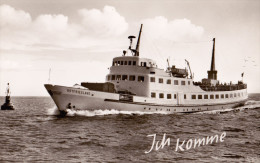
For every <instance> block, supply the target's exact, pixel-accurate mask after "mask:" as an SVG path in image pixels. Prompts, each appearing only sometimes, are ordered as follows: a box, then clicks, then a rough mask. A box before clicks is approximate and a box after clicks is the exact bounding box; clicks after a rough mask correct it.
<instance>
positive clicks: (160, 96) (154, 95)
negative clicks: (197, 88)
mask: <svg viewBox="0 0 260 163" xmlns="http://www.w3.org/2000/svg"><path fill="white" fill-rule="evenodd" d="M151 97H152V98H156V93H155V92H151ZM166 97H167V99H172V94H166ZM159 98H164V93H159ZM173 98H174V99H176V98H177V94H173ZM184 99H186V94H184Z"/></svg>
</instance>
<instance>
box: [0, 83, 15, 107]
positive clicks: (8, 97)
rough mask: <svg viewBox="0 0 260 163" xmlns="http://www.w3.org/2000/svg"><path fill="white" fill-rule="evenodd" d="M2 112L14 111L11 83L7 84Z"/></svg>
mask: <svg viewBox="0 0 260 163" xmlns="http://www.w3.org/2000/svg"><path fill="white" fill-rule="evenodd" d="M1 110H14V106H13V104H12V103H11V91H10V86H9V83H7V88H6V96H5V103H4V104H3V105H2V106H1Z"/></svg>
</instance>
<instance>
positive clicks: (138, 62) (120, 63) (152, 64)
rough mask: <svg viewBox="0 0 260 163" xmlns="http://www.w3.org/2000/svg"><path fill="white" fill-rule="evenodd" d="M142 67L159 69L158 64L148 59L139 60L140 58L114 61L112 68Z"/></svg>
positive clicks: (119, 58)
mask: <svg viewBox="0 0 260 163" xmlns="http://www.w3.org/2000/svg"><path fill="white" fill-rule="evenodd" d="M123 65H124V66H142V67H157V65H156V62H155V61H153V60H152V59H148V58H139V57H138V56H122V57H115V58H114V59H113V63H112V66H123Z"/></svg>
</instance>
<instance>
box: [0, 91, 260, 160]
mask: <svg viewBox="0 0 260 163" xmlns="http://www.w3.org/2000/svg"><path fill="white" fill-rule="evenodd" d="M11 100H12V103H13V104H14V106H15V109H16V110H12V111H0V162H22V161H26V162H36V161H42V162H260V94H250V95H249V99H248V101H247V103H246V105H245V106H242V107H239V108H236V109H231V108H229V109H225V110H217V111H207V112H200V113H192V114H160V113H159V114H158V113H149V114H144V113H143V112H127V111H116V110H113V108H107V110H105V111H101V110H97V111H92V112H90V111H73V110H70V111H69V112H68V114H67V116H66V117H60V116H58V114H59V112H58V110H57V108H56V106H55V104H54V103H53V101H52V99H51V98H50V97H12V99H11ZM0 103H1V105H2V103H4V97H1V98H0ZM223 133H226V135H225V137H224V138H223V139H222V140H223V141H218V142H216V141H215V140H214V141H213V142H212V143H209V144H207V145H203V144H201V145H200V146H198V145H197V146H196V148H193V146H191V148H189V150H184V151H181V150H177V151H176V143H177V140H178V141H180V142H178V143H182V142H183V141H186V142H185V143H187V142H188V141H189V140H193V143H194V141H195V140H200V139H203V138H207V137H213V136H216V135H219V136H220V135H221V134H223ZM152 134H156V140H155V142H158V146H159V145H161V144H162V138H163V136H165V137H166V138H169V139H170V144H169V145H168V144H165V146H164V147H163V148H159V149H158V150H155V149H154V150H152V151H151V152H149V153H147V152H146V153H145V151H149V149H150V148H151V145H152V142H153V140H152V138H151V137H149V136H148V135H152ZM218 139H220V138H218ZM179 145H180V144H179ZM161 147H162V146H161ZM186 149H187V148H186Z"/></svg>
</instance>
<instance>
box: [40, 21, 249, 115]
mask: <svg viewBox="0 0 260 163" xmlns="http://www.w3.org/2000/svg"><path fill="white" fill-rule="evenodd" d="M141 33H142V25H141V28H140V32H139V36H138V39H137V44H136V48H132V42H133V39H134V38H135V36H129V37H128V38H129V39H130V46H129V48H128V50H127V51H125V50H124V51H123V55H122V56H119V57H115V58H114V59H113V62H112V66H111V67H110V72H109V74H108V75H107V76H106V82H105V83H87V82H82V83H81V85H75V86H72V87H67V86H60V85H51V84H45V85H44V86H45V88H46V89H47V91H48V93H49V94H50V96H51V97H52V99H53V101H54V102H55V104H56V105H57V107H58V109H59V110H60V112H61V114H66V113H67V111H68V109H75V110H89V111H93V110H108V109H115V110H118V111H139V112H162V113H190V112H199V111H207V110H216V109H217V110H219V109H226V108H233V107H237V106H241V105H244V103H245V101H246V100H247V98H248V95H247V85H246V84H244V83H243V82H242V81H239V82H238V83H237V84H232V83H231V82H230V83H229V84H224V85H223V84H219V81H218V80H217V70H216V69H215V38H214V39H213V50H212V60H211V69H210V70H209V71H208V78H205V79H202V81H201V82H194V81H193V75H192V73H191V69H190V66H189V62H188V61H186V62H187V65H188V68H189V73H188V69H187V68H185V69H179V68H176V67H175V66H172V67H170V66H169V67H168V68H167V70H163V69H160V68H158V67H157V65H156V62H155V61H153V60H151V59H147V58H141V57H139V45H140V39H141ZM129 53H130V55H129ZM168 65H169V64H168Z"/></svg>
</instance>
